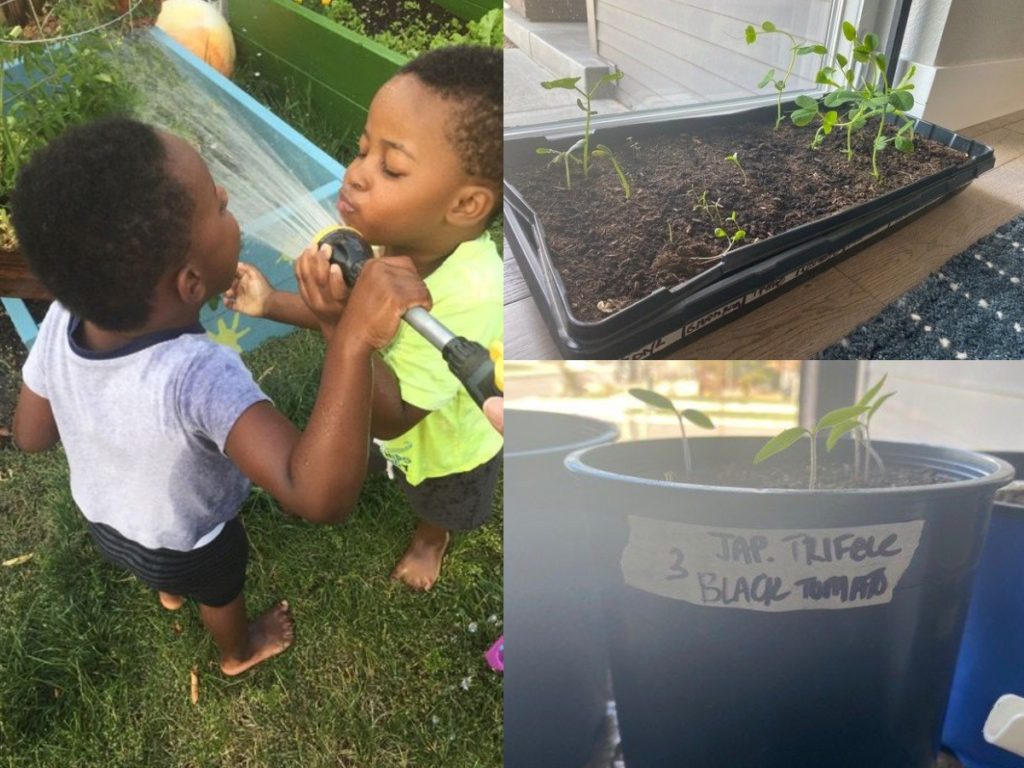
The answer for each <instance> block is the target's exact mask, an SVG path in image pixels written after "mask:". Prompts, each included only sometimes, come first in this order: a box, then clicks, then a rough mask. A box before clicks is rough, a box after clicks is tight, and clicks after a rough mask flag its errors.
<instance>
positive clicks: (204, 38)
mask: <svg viewBox="0 0 1024 768" xmlns="http://www.w3.org/2000/svg"><path fill="white" fill-rule="evenodd" d="M156 25H157V26H158V27H159V28H160V29H162V30H163V31H164V32H166V33H167V34H168V35H170V36H171V37H173V38H174V39H175V40H177V41H178V42H179V43H181V44H182V45H183V46H185V47H186V48H187V49H188V50H190V51H191V52H192V53H194V54H195V55H196V56H198V57H199V58H201V59H202V60H203V61H205V62H206V63H207V64H209V65H210V66H211V67H213V68H214V69H216V70H217V71H218V72H220V73H221V74H222V75H224V76H225V77H230V76H231V73H232V71H234V68H235V39H234V37H233V36H232V35H231V27H229V26H228V23H227V21H225V20H224V17H223V16H221V15H220V12H219V11H218V10H217V8H216V7H214V6H213V5H211V4H210V3H206V2H203V0H164V4H163V6H162V7H161V9H160V15H159V16H158V17H157V20H156Z"/></svg>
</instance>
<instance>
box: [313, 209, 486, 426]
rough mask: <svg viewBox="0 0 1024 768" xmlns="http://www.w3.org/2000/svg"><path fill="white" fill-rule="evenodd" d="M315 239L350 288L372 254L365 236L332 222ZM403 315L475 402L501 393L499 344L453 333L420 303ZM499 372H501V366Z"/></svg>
mask: <svg viewBox="0 0 1024 768" xmlns="http://www.w3.org/2000/svg"><path fill="white" fill-rule="evenodd" d="M316 243H317V247H318V248H319V247H320V246H322V245H327V246H329V247H330V249H331V263H332V264H337V265H338V266H339V267H341V275H342V277H343V278H344V280H345V284H346V285H348V287H349V288H351V287H352V286H353V285H355V282H356V278H358V277H359V273H360V272H361V271H362V268H363V264H364V263H365V262H366V260H367V259H371V258H373V249H372V248H371V246H370V244H369V243H368V242H367V241H366V238H364V237H363V236H362V235H361V234H360V233H359V232H358V231H357V230H355V229H353V228H352V227H341V226H332V227H328V228H327V229H324V230H321V231H320V232H318V233H317V235H316ZM402 319H403V320H405V322H407V323H408V324H409V325H411V326H412V327H413V328H414V329H415V330H416V332H417V333H419V334H420V335H421V336H423V338H425V339H426V340H427V341H429V342H430V343H431V344H433V345H434V346H435V347H437V349H439V350H440V351H441V356H442V357H443V358H444V360H445V362H446V363H448V370H450V371H451V372H452V374H454V376H455V378H457V379H458V380H459V381H460V382H462V385H463V386H464V387H465V388H466V391H467V392H469V394H470V397H472V398H473V401H474V402H475V403H476V404H477V405H479V406H481V407H483V404H484V400H486V399H487V398H489V397H501V396H502V391H501V388H500V385H499V384H498V383H497V382H496V380H495V360H496V359H502V350H501V349H500V348H499V347H497V346H494V345H492V350H491V351H488V350H487V349H486V348H485V347H484V346H483V345H482V344H478V343H477V342H475V341H470V340H469V339H466V338H465V337H463V336H456V335H455V334H454V333H452V332H451V331H449V330H448V329H447V328H445V326H444V325H442V324H441V323H440V322H438V321H437V320H436V319H435V318H434V317H433V316H432V315H431V314H430V313H429V312H427V311H426V310H425V309H423V307H412V308H411V309H409V310H407V311H406V313H405V314H404V315H403V316H402ZM492 354H493V355H494V357H492ZM499 366H500V364H499ZM498 372H499V374H500V372H501V367H499V369H498ZM502 383H503V382H502Z"/></svg>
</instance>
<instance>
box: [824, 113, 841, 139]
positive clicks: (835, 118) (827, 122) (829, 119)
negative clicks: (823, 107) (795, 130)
mask: <svg viewBox="0 0 1024 768" xmlns="http://www.w3.org/2000/svg"><path fill="white" fill-rule="evenodd" d="M821 120H822V127H824V129H825V133H829V132H830V131H831V130H832V126H833V125H835V124H836V123H837V122H839V113H838V112H836V111H835V110H834V109H830V110H829V111H828V112H826V113H825V115H824V117H822V118H821Z"/></svg>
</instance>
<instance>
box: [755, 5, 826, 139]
mask: <svg viewBox="0 0 1024 768" xmlns="http://www.w3.org/2000/svg"><path fill="white" fill-rule="evenodd" d="M761 34H766V35H772V34H778V35H784V36H785V37H787V38H789V42H790V48H789V65H788V66H787V67H786V74H785V75H783V76H782V77H776V76H775V70H774V69H769V70H768V72H767V73H766V74H765V76H764V77H762V78H761V82H759V83H758V84H757V87H758V88H764V87H765V86H766V85H768V83H771V84H772V85H773V86H774V87H775V90H776V91H777V92H778V97H777V99H776V118H775V129H776V130H778V128H779V125H781V124H782V93H783V91H785V90H786V86H787V84H788V83H789V78H790V77H791V76H792V74H793V69H794V68H795V67H796V57H797V56H808V55H810V54H812V53H813V54H819V55H821V56H825V55H827V54H828V48H826V47H825V46H824V45H822V44H821V43H812V42H810V41H809V40H804V41H802V42H801V41H798V40H797V39H796V38H795V37H793V35H791V34H790V33H789V32H786V31H785V30H782V29H779V28H778V27H776V26H775V24H774V23H773V22H771V21H764V22H762V23H761ZM757 35H758V32H757V30H756V29H754V27H753V25H747V29H746V40H747V45H752V44H753V43H754V42H756V40H757Z"/></svg>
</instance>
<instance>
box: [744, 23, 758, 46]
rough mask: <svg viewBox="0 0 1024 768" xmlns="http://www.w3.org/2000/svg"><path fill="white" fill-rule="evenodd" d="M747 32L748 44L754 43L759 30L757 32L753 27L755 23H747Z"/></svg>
mask: <svg viewBox="0 0 1024 768" xmlns="http://www.w3.org/2000/svg"><path fill="white" fill-rule="evenodd" d="M746 32H747V45H750V44H751V43H753V42H754V41H755V40H757V32H756V30H755V29H754V27H753V25H752V24H748V25H747V30H746Z"/></svg>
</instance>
